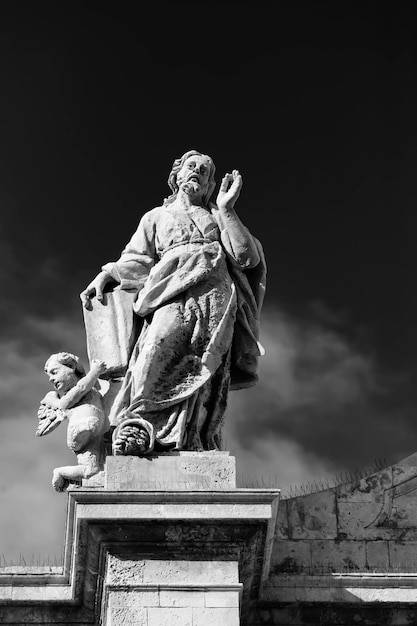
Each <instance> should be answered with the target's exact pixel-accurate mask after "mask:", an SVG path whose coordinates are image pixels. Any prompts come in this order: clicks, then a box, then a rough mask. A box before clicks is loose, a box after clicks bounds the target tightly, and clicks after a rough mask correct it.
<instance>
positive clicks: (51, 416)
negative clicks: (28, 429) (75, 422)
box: [36, 404, 65, 437]
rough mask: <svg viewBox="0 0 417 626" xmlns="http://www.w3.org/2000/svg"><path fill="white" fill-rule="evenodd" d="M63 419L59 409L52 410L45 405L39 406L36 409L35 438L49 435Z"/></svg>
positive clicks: (62, 413)
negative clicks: (36, 426) (37, 422)
mask: <svg viewBox="0 0 417 626" xmlns="http://www.w3.org/2000/svg"><path fill="white" fill-rule="evenodd" d="M64 417H65V415H64V412H63V411H61V409H54V408H52V407H50V406H47V405H46V404H41V405H40V407H39V409H38V420H39V424H38V428H37V429H36V434H37V436H38V437H42V436H43V435H48V434H49V433H51V432H52V431H53V430H55V428H57V427H58V426H59V425H60V423H61V422H62V420H63V419H64Z"/></svg>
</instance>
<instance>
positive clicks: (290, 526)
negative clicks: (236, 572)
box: [251, 455, 417, 626]
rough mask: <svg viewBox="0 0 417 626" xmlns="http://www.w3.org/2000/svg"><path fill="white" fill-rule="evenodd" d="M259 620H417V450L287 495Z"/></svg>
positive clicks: (369, 622) (257, 611)
mask: <svg viewBox="0 0 417 626" xmlns="http://www.w3.org/2000/svg"><path fill="white" fill-rule="evenodd" d="M251 623H252V624H257V625H258V624H264V625H265V626H269V625H272V624H297V625H298V624H309V626H315V625H316V624H317V625H318V624H320V625H321V626H323V625H326V624H329V625H330V624H345V625H353V624H355V625H358V624H359V625H361V624H367V625H372V624H375V625H378V626H379V625H380V624H396V625H397V624H398V625H400V624H417V455H413V456H411V457H409V458H407V459H405V460H404V461H402V462H400V463H398V464H395V465H393V466H391V467H388V468H386V469H384V470H381V471H379V472H376V473H374V474H372V475H370V476H368V477H366V478H362V479H358V480H356V481H353V482H351V483H349V484H345V485H340V486H338V487H335V488H332V489H327V490H324V491H321V492H318V493H312V494H309V495H305V496H299V497H295V498H289V499H286V500H281V502H280V506H279V510H278V519H277V526H276V532H275V537H274V544H273V552H272V560H271V571H270V576H269V578H268V581H267V583H266V585H265V586H264V588H263V594H262V598H261V599H260V601H259V603H258V605H257V607H256V609H254V611H253V614H252V617H251Z"/></svg>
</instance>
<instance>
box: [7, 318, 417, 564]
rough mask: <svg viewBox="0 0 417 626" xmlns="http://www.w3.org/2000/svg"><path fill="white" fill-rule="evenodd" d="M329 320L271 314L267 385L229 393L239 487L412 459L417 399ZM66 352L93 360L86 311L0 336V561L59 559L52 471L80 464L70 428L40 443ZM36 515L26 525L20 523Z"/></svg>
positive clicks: (59, 511)
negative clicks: (52, 370) (49, 375)
mask: <svg viewBox="0 0 417 626" xmlns="http://www.w3.org/2000/svg"><path fill="white" fill-rule="evenodd" d="M322 317H323V316H322ZM324 318H325V319H324V321H323V319H322V320H321V321H318V320H317V317H316V318H315V320H309V321H306V319H303V320H301V319H296V317H295V316H291V317H290V316H289V315H286V314H284V313H283V312H282V311H278V310H275V309H273V308H268V307H267V308H266V309H265V312H264V315H263V318H262V337H261V340H262V343H263V344H264V345H265V348H266V355H265V357H263V358H262V359H261V372H260V381H259V383H258V385H257V386H256V387H254V388H252V389H250V390H245V391H237V392H232V393H231V394H230V397H229V407H228V411H227V415H226V426H225V439H226V441H227V447H228V448H229V449H230V450H231V452H232V453H233V454H235V455H236V460H237V472H238V476H239V480H240V483H241V484H246V485H254V486H256V485H257V484H258V485H262V482H263V483H264V484H272V483H273V484H276V485H277V486H278V487H281V488H282V490H283V491H286V490H287V489H288V488H289V487H290V486H297V485H298V484H300V483H307V482H311V481H314V480H318V479H320V478H322V477H324V476H326V475H329V474H334V473H336V472H338V471H341V470H344V469H349V468H350V469H353V468H356V467H358V466H362V465H368V464H369V463H371V462H372V461H373V459H375V458H376V457H382V456H389V455H394V456H396V457H397V459H398V458H401V457H402V456H406V455H407V454H409V453H411V452H413V451H414V446H413V441H414V440H415V438H416V434H417V433H416V427H415V426H414V423H415V419H414V410H413V403H412V402H410V398H409V397H407V396H406V395H401V394H400V395H399V394H398V385H397V381H396V379H394V378H393V377H391V376H389V375H388V373H387V372H382V371H381V368H380V366H379V365H378V363H376V362H375V359H374V357H373V356H372V354H369V353H367V352H366V351H365V350H363V349H362V350H360V349H359V348H358V347H356V346H355V345H354V344H353V343H352V342H350V341H349V340H348V339H347V338H346V337H345V336H344V335H343V334H342V333H341V332H339V331H338V330H337V329H336V330H335V328H336V326H337V325H335V324H334V323H333V322H334V321H335V320H334V319H330V318H329V317H328V316H324ZM58 350H70V351H71V352H75V353H76V354H79V356H80V357H81V358H82V360H83V361H84V363H85V364H87V358H86V353H85V335H84V328H83V325H82V320H81V315H70V314H68V315H65V316H64V315H61V316H59V317H53V318H51V319H49V320H46V319H43V318H40V317H37V316H34V315H24V316H21V317H20V318H19V321H18V324H16V325H15V328H14V332H13V334H11V335H9V336H7V337H6V338H4V337H3V339H2V340H0V351H1V355H2V359H1V361H0V397H1V400H2V401H1V402H0V427H1V429H2V442H1V455H0V508H1V511H2V515H1V516H0V537H1V541H0V554H1V553H4V554H5V555H6V558H9V559H12V560H15V561H16V560H17V561H18V560H19V555H20V553H21V552H22V553H24V554H25V555H31V554H38V553H41V554H45V555H46V554H51V555H53V554H60V553H61V551H62V544H63V537H64V519H65V507H66V497H65V495H60V494H56V493H55V492H54V490H53V489H52V487H51V484H50V481H51V472H52V469H53V468H54V467H56V466H57V465H60V464H62V462H63V460H64V459H67V461H65V462H68V463H73V462H74V456H73V455H72V454H71V453H70V452H69V451H68V449H67V447H66V443H65V439H66V437H65V426H64V427H62V429H61V428H59V429H57V431H55V432H54V433H52V434H51V435H50V436H48V437H45V438H41V439H39V438H37V437H35V429H36V423H37V418H36V412H37V408H38V403H39V400H40V399H41V397H43V395H44V394H45V392H46V391H47V390H48V388H49V384H48V381H47V379H46V376H45V374H44V373H43V366H44V362H45V360H46V358H47V357H48V356H49V354H50V353H52V352H55V351H58ZM28 509H29V510H30V511H31V525H30V528H29V527H27V524H26V523H25V522H24V521H23V520H24V519H26V518H27V516H26V512H27V510H28ZM24 512H25V515H23V513H24Z"/></svg>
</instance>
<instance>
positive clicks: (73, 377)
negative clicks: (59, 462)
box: [36, 352, 110, 491]
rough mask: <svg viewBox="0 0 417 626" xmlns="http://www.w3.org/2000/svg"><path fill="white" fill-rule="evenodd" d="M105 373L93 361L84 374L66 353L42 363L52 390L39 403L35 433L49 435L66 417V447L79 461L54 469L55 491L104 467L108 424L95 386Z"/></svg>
mask: <svg viewBox="0 0 417 626" xmlns="http://www.w3.org/2000/svg"><path fill="white" fill-rule="evenodd" d="M105 370H106V365H105V363H104V362H103V361H99V360H98V359H96V360H93V361H92V362H91V369H90V371H89V372H88V373H87V374H86V373H85V370H84V367H83V366H82V364H81V363H80V361H79V358H78V357H77V356H75V355H74V354H71V353H69V352H58V353H57V354H52V355H51V356H50V357H49V359H48V360H47V362H46V363H45V372H46V374H47V375H48V376H49V380H50V382H51V383H52V384H53V385H54V387H55V391H50V392H49V393H47V394H46V396H45V397H44V398H43V400H41V404H40V407H39V411H38V418H39V425H38V428H37V431H36V434H37V435H38V437H43V435H48V434H49V433H51V432H52V431H53V430H55V428H57V427H58V426H59V425H60V424H61V422H63V421H64V419H66V418H68V431H67V444H68V447H69V449H70V450H72V451H73V452H74V453H75V454H76V456H77V461H78V465H69V466H65V467H57V468H56V469H54V471H53V476H52V486H53V487H54V489H56V491H64V489H65V488H66V487H68V484H69V482H70V481H71V480H81V479H82V478H90V477H91V476H93V475H94V474H97V473H98V472H99V471H101V470H102V469H103V467H104V441H103V435H104V434H105V433H106V432H107V430H109V427H110V425H109V422H108V419H107V417H106V416H105V414H104V411H103V405H102V397H101V395H100V393H99V391H98V390H97V388H96V384H97V381H98V379H99V377H100V374H103V373H104V372H105Z"/></svg>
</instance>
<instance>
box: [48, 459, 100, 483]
mask: <svg viewBox="0 0 417 626" xmlns="http://www.w3.org/2000/svg"><path fill="white" fill-rule="evenodd" d="M77 461H78V465H67V466H64V467H57V468H56V469H55V470H54V472H53V475H52V486H53V488H54V489H55V490H56V491H64V489H65V488H66V487H67V486H68V483H69V481H70V480H82V479H83V478H91V476H94V474H97V472H99V471H100V470H101V469H102V465H103V459H102V454H101V450H100V449H98V450H97V449H93V450H86V451H85V452H82V453H80V454H77Z"/></svg>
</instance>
